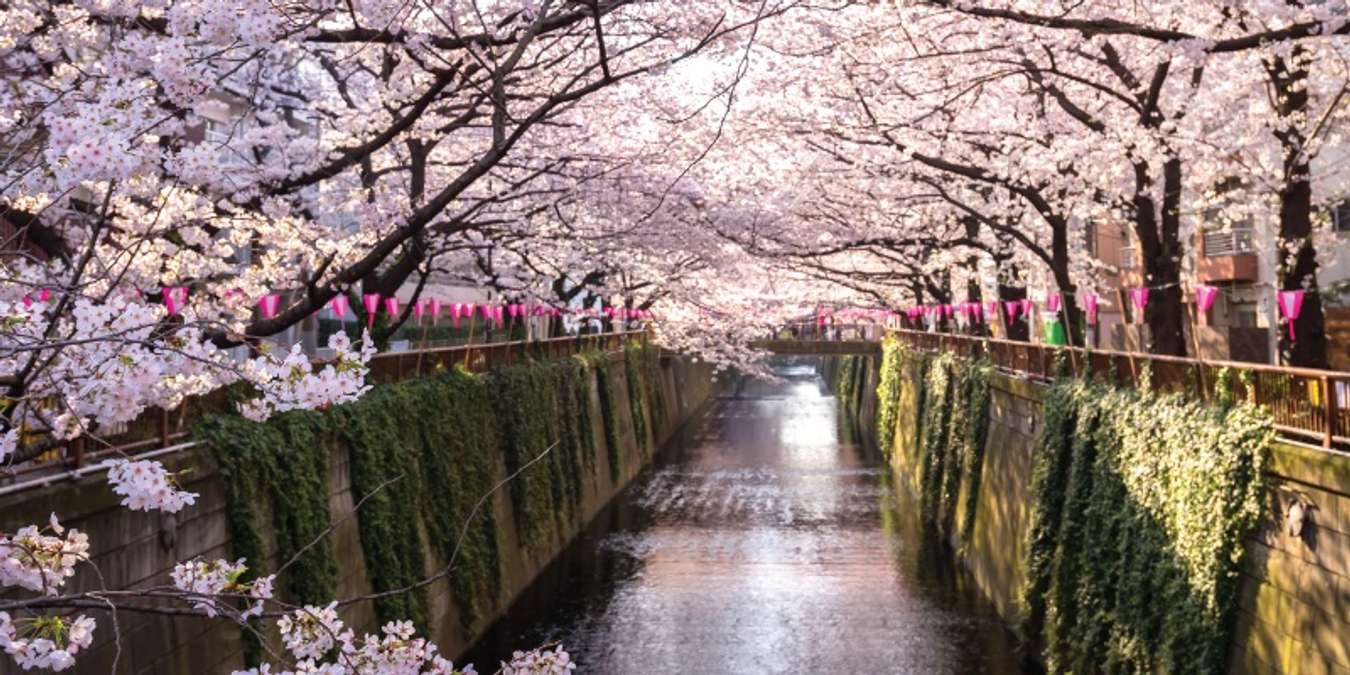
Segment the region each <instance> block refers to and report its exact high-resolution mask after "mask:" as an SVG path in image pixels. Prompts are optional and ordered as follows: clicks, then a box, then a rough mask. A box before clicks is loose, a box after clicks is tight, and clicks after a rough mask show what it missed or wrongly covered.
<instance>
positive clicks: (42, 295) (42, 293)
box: [38, 288, 52, 302]
mask: <svg viewBox="0 0 1350 675" xmlns="http://www.w3.org/2000/svg"><path fill="white" fill-rule="evenodd" d="M51 299H52V292H51V291H49V290H47V289H45V288H39V289H38V302H46V301H48V300H51Z"/></svg>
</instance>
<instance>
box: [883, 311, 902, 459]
mask: <svg viewBox="0 0 1350 675" xmlns="http://www.w3.org/2000/svg"><path fill="white" fill-rule="evenodd" d="M906 351H907V350H906V348H905V346H904V345H903V344H901V342H900V341H899V340H898V339H896V338H895V337H894V336H889V335H888V336H887V337H886V339H885V340H883V341H882V343H881V369H880V373H879V374H878V377H877V443H878V444H879V445H880V446H881V453H882V454H883V455H885V456H886V458H888V459H889V458H890V456H891V452H892V450H894V448H895V425H896V422H897V421H898V417H899V413H900V390H901V382H902V381H903V377H904V370H903V363H904V360H905V358H906V354H905V352H906Z"/></svg>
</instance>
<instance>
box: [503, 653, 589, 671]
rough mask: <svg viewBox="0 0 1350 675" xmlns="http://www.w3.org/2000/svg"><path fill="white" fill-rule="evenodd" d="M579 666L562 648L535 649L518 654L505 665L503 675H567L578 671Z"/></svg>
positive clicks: (513, 655)
mask: <svg viewBox="0 0 1350 675" xmlns="http://www.w3.org/2000/svg"><path fill="white" fill-rule="evenodd" d="M576 667H577V664H575V663H573V662H572V657H571V655H569V654H568V653H567V652H565V651H563V648H562V647H561V646H559V647H555V648H553V649H535V650H532V651H528V652H519V651H518V652H516V653H514V654H512V655H511V662H510V663H503V664H502V668H501V673H502V675H566V674H567V673H570V672H572V671H573V670H576Z"/></svg>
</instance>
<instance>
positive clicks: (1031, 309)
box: [1022, 298, 1036, 321]
mask: <svg viewBox="0 0 1350 675" xmlns="http://www.w3.org/2000/svg"><path fill="white" fill-rule="evenodd" d="M1035 311H1036V303H1034V302H1032V301H1031V298H1022V316H1023V317H1026V320H1027V321H1031V315H1032V314H1033V313H1035Z"/></svg>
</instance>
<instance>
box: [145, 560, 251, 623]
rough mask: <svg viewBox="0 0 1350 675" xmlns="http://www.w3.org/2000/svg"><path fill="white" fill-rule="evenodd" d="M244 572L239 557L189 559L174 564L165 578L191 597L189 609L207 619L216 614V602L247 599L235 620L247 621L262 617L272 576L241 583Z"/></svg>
mask: <svg viewBox="0 0 1350 675" xmlns="http://www.w3.org/2000/svg"><path fill="white" fill-rule="evenodd" d="M247 571H248V566H247V565H245V564H244V559H243V558H240V559H239V560H236V561H234V562H229V561H228V560H212V561H206V560H189V561H187V562H181V563H178V564H177V565H174V568H173V571H172V572H170V575H169V576H170V578H172V579H173V585H174V588H177V589H178V590H180V591H183V592H185V593H190V594H192V595H193V596H195V597H193V599H192V600H191V602H192V604H193V606H194V607H196V608H198V609H200V610H202V611H203V612H205V613H206V615H207V616H208V617H214V616H216V615H217V614H218V613H220V609H221V605H220V603H221V602H222V601H223V600H226V599H229V597H231V596H232V597H245V598H248V599H249V602H250V604H249V606H248V608H247V609H245V610H244V611H242V612H240V613H239V618H241V619H247V618H250V617H254V616H259V615H261V614H262V610H263V602H264V601H266V600H270V599H271V598H272V585H273V582H274V581H275V580H276V575H268V576H265V577H260V578H258V579H255V580H253V581H250V582H245V581H241V580H240V579H241V578H242V577H243V575H244V573H245V572H247ZM222 596H227V597H222Z"/></svg>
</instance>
